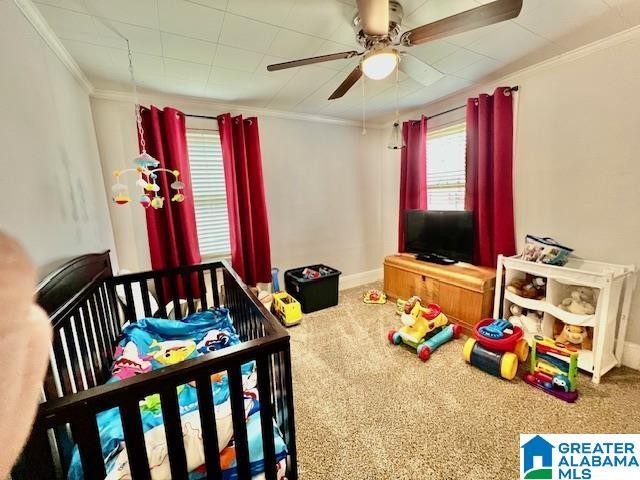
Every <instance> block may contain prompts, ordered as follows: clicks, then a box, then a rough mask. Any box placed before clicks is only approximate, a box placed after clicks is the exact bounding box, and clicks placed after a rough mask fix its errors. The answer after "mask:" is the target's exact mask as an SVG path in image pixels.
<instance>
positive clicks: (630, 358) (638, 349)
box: [622, 342, 640, 370]
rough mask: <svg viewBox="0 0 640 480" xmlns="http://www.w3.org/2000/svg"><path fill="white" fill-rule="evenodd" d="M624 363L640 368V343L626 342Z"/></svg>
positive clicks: (623, 355) (630, 366)
mask: <svg viewBox="0 0 640 480" xmlns="http://www.w3.org/2000/svg"><path fill="white" fill-rule="evenodd" d="M622 364H623V365H625V366H627V367H629V368H633V369H635V370H640V344H638V343H632V342H625V344H624V353H623V354H622Z"/></svg>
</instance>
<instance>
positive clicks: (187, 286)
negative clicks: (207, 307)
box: [179, 273, 196, 315]
mask: <svg viewBox="0 0 640 480" xmlns="http://www.w3.org/2000/svg"><path fill="white" fill-rule="evenodd" d="M179 278H180V281H181V282H182V286H183V288H184V294H185V296H186V297H187V298H186V300H187V311H188V312H189V315H191V314H192V313H195V311H196V307H195V304H194V302H193V288H192V286H191V280H192V279H193V274H192V273H186V274H182V275H181V276H180V277H179Z"/></svg>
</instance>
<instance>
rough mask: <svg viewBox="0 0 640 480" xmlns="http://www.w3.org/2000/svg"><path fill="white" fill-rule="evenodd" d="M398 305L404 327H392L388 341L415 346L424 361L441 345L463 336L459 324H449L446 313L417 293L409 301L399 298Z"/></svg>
mask: <svg viewBox="0 0 640 480" xmlns="http://www.w3.org/2000/svg"><path fill="white" fill-rule="evenodd" d="M397 305H398V309H399V311H398V312H397V313H400V320H401V321H402V323H403V324H404V327H402V328H400V329H399V330H395V329H394V330H391V331H390V332H389V334H388V338H389V341H390V342H391V343H393V344H394V345H399V344H400V343H401V342H402V343H404V344H406V345H409V346H410V347H412V348H415V349H416V353H417V354H418V357H419V358H420V360H422V361H423V362H426V361H427V360H428V359H429V357H430V356H431V354H432V353H433V352H434V351H435V350H437V349H438V348H439V347H440V346H441V345H443V344H445V343H447V342H448V341H449V340H451V339H453V338H458V337H459V336H460V332H461V328H460V326H459V325H453V324H448V323H449V320H448V319H447V317H446V315H445V314H444V313H442V309H441V308H440V306H439V305H436V304H435V303H430V304H429V305H427V306H426V307H423V306H422V304H421V300H420V297H415V296H414V297H411V298H410V299H409V300H407V301H406V302H405V301H402V300H398V303H397Z"/></svg>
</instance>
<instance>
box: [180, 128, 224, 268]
mask: <svg viewBox="0 0 640 480" xmlns="http://www.w3.org/2000/svg"><path fill="white" fill-rule="evenodd" d="M187 147H188V149H189V165H190V167H191V188H192V190H193V203H194V204H195V210H196V227H197V229H198V242H199V243H200V254H201V255H202V256H203V257H209V258H211V257H223V256H228V255H229V253H230V251H231V247H230V244H229V217H228V214H227V193H226V190H225V183H224V168H223V163H222V147H221V145H220V135H219V134H218V132H216V131H215V130H192V129H189V130H187Z"/></svg>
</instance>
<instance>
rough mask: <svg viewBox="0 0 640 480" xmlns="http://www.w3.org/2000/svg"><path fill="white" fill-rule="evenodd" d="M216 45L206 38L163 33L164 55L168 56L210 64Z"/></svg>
mask: <svg viewBox="0 0 640 480" xmlns="http://www.w3.org/2000/svg"><path fill="white" fill-rule="evenodd" d="M216 47H217V45H216V44H215V43H211V42H205V41H204V40H198V39H195V38H188V37H183V36H181V35H174V34H172V33H164V32H163V33H162V48H163V52H164V56H165V57H168V58H177V59H179V60H186V61H188V62H195V63H203V64H207V65H210V64H211V63H212V62H213V57H214V55H215V53H216Z"/></svg>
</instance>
